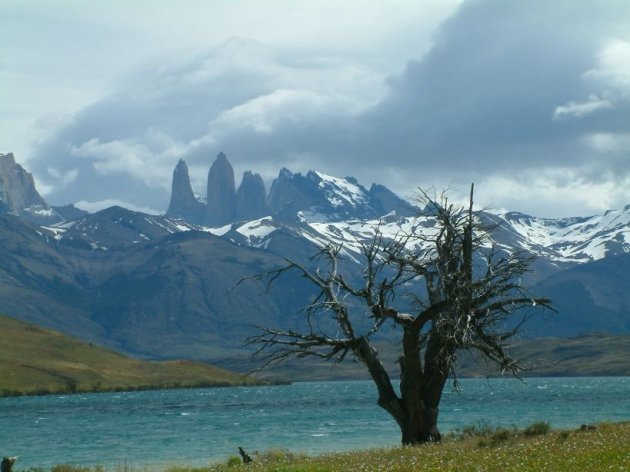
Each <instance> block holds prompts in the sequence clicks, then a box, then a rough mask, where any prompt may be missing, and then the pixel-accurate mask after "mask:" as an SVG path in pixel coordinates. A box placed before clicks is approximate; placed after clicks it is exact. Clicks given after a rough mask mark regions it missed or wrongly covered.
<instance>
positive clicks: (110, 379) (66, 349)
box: [0, 316, 256, 396]
mask: <svg viewBox="0 0 630 472" xmlns="http://www.w3.org/2000/svg"><path fill="white" fill-rule="evenodd" d="M0 333H2V336H1V337H0V396H9V395H12V396H15V395H37V394H46V393H68V392H102V391H112V390H140V389H154V388H157V389H159V388H180V387H214V386H228V385H244V384H252V383H256V379H254V378H252V377H244V376H243V375H241V374H238V373H235V372H229V371H227V370H224V369H219V368H217V367H213V366H211V365H207V364H201V363H196V362H190V361H165V362H148V361H142V360H138V359H132V358H129V357H126V356H123V355H121V354H118V353H115V352H113V351H110V350H107V349H103V348H100V347H97V346H93V345H92V344H89V343H84V342H81V341H78V340H76V339H74V338H72V337H70V336H66V335H64V334H61V333H59V332H56V331H51V330H47V329H43V328H40V327H38V326H35V325H32V324H28V323H23V322H21V321H18V320H15V319H12V318H8V317H5V316H0Z"/></svg>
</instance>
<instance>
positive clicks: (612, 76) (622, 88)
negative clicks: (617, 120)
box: [584, 39, 630, 100]
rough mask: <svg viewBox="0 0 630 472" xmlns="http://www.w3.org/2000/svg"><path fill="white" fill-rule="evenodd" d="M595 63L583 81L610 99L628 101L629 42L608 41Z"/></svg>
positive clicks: (629, 75) (629, 95) (629, 94)
mask: <svg viewBox="0 0 630 472" xmlns="http://www.w3.org/2000/svg"><path fill="white" fill-rule="evenodd" d="M597 62H598V64H597V67H595V68H593V69H590V70H589V71H587V72H586V73H585V74H584V79H586V80H587V81H589V82H590V83H593V84H594V85H596V86H598V87H601V88H603V89H604V90H605V93H607V94H608V95H610V96H612V97H619V98H623V99H625V100H628V99H630V41H624V40H620V39H615V40H612V41H608V42H607V43H606V45H605V46H604V47H603V48H602V49H601V51H600V52H599V54H598V58H597Z"/></svg>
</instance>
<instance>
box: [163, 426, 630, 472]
mask: <svg viewBox="0 0 630 472" xmlns="http://www.w3.org/2000/svg"><path fill="white" fill-rule="evenodd" d="M481 430H483V428H481ZM206 470H208V471H212V472H224V471H234V472H238V471H246V470H247V471H252V472H253V471H277V472H284V471H286V472H289V471H292V472H293V471H295V472H320V471H322V472H323V471H340V472H341V471H361V470H364V471H400V472H412V471H497V472H499V471H500V472H503V471H532V472H534V471H535V472H538V471H541V470H545V471H563V472H565V471H578V470H589V471H599V470H615V471H621V470H624V471H625V470H630V422H627V423H618V424H601V425H598V426H597V428H596V429H595V430H588V431H579V430H571V431H569V430H562V431H550V430H549V425H548V424H547V423H544V422H541V423H535V424H534V425H532V426H530V427H528V428H526V429H525V430H522V431H517V430H514V429H512V430H509V429H498V430H494V431H490V430H485V431H484V432H481V431H478V434H473V435H469V436H467V437H456V436H455V435H452V436H451V437H449V438H448V439H447V440H445V441H444V442H442V443H441V444H425V445H421V446H415V447H404V448H390V449H370V450H367V451H354V452H345V453H337V454H327V455H322V456H316V457H309V456H305V455H295V454H290V453H283V452H281V451H272V452H271V453H264V454H261V455H257V456H256V457H255V461H254V463H253V464H248V465H245V464H238V465H237V464H235V463H234V461H232V464H228V463H227V462H226V463H224V464H219V465H217V466H213V467H210V468H209V469H206ZM169 472H187V469H182V468H173V469H171V470H170V471H169Z"/></svg>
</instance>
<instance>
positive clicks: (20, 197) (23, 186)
mask: <svg viewBox="0 0 630 472" xmlns="http://www.w3.org/2000/svg"><path fill="white" fill-rule="evenodd" d="M0 200H2V201H3V202H4V203H5V204H6V206H7V207H8V208H9V210H10V211H11V212H12V213H14V214H16V215H19V214H20V213H21V212H22V211H23V210H24V209H25V208H28V207H32V206H38V207H41V208H43V209H46V210H47V209H49V207H48V205H47V204H46V202H45V201H44V199H43V198H42V197H41V196H40V194H39V193H38V192H37V190H36V189H35V182H34V181H33V175H32V174H30V173H28V172H26V171H25V170H24V168H23V167H22V166H21V165H20V164H18V163H16V162H15V157H14V156H13V153H11V152H10V153H9V154H0Z"/></svg>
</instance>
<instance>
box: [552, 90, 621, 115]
mask: <svg viewBox="0 0 630 472" xmlns="http://www.w3.org/2000/svg"><path fill="white" fill-rule="evenodd" d="M612 107H613V104H612V102H611V101H610V100H603V99H600V98H598V97H597V95H591V96H590V97H589V98H588V101H586V102H582V103H577V102H574V101H571V102H569V103H567V104H566V105H562V106H559V107H556V109H555V110H554V112H553V117H554V119H562V118H571V117H573V118H582V117H583V116H586V115H590V114H591V113H595V112H596V111H599V110H608V109H611V108H612Z"/></svg>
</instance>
